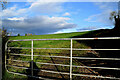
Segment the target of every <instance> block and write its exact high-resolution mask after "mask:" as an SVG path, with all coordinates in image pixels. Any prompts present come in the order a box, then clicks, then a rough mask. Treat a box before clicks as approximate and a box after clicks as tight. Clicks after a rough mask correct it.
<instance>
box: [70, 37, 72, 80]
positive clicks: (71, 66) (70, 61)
mask: <svg viewBox="0 0 120 80" xmlns="http://www.w3.org/2000/svg"><path fill="white" fill-rule="evenodd" d="M70 80H72V39H71V50H70Z"/></svg>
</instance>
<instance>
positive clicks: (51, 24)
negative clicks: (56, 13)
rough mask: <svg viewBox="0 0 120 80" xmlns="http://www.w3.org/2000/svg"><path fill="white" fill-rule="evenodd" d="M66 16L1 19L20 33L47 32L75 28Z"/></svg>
mask: <svg viewBox="0 0 120 80" xmlns="http://www.w3.org/2000/svg"><path fill="white" fill-rule="evenodd" d="M68 20H70V18H67V17H48V16H36V17H31V18H25V19H24V20H23V18H9V19H4V20H3V26H5V27H6V28H8V29H15V30H16V31H17V33H18V32H20V33H35V34H47V33H54V32H57V31H60V30H63V29H71V28H75V27H76V24H73V23H68V22H67V21H68Z"/></svg>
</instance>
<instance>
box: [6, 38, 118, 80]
mask: <svg viewBox="0 0 120 80" xmlns="http://www.w3.org/2000/svg"><path fill="white" fill-rule="evenodd" d="M109 39H110V40H113V39H118V40H119V39H120V37H104V38H102V37H100V38H62V39H23V40H9V41H8V42H7V43H6V57H5V59H6V60H5V64H6V65H5V67H6V70H7V72H8V73H12V74H17V75H23V76H31V77H34V78H40V79H46V78H43V77H40V76H39V77H38V76H34V75H33V74H34V71H33V70H37V69H34V66H33V60H34V56H41V57H53V58H54V57H55V58H68V59H69V60H70V64H69V65H66V64H53V63H44V62H43V63H41V62H36V63H38V64H43V65H55V66H66V67H69V72H56V71H49V70H41V71H43V72H48V73H53V74H64V75H69V79H70V80H72V76H79V77H94V78H100V79H101V78H103V79H118V80H120V77H114V76H112V77H111V76H110V77H109V76H102V75H85V74H77V73H72V72H73V69H72V68H73V67H77V68H83V67H84V68H90V69H105V70H117V71H119V70H120V68H119V67H114V68H113V67H112V68H111V67H92V66H85V65H84V66H77V65H73V61H72V60H73V59H79V60H108V61H109V60H110V61H116V62H117V61H120V58H119V57H118V58H94V57H79V56H73V55H72V53H73V51H81V50H83V51H85V50H91V51H93V50H95V51H97V50H99V51H108V50H109V51H120V49H119V48H117V49H80V48H73V41H74V40H76V41H78V40H79V41H81V40H82V41H83V40H109ZM46 40H48V41H49V40H53V41H56V40H61V41H62V40H68V41H70V48H34V46H33V44H34V42H35V41H46ZM18 41H31V47H10V46H8V44H9V43H10V42H18ZM111 46H112V45H111ZM11 49H30V50H31V55H26V54H12V53H9V52H10V50H11ZM34 49H50V50H69V51H70V56H46V55H34ZM9 55H14V56H18V55H19V56H31V68H27V67H18V66H13V65H8V61H10V60H11V61H16V62H29V61H22V60H13V59H9V58H8V56H9ZM9 66H11V67H16V68H23V69H30V70H31V75H27V74H21V73H16V72H12V71H9V70H8V67H9Z"/></svg>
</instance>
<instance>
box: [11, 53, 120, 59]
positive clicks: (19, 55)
mask: <svg viewBox="0 0 120 80" xmlns="http://www.w3.org/2000/svg"><path fill="white" fill-rule="evenodd" d="M10 55H16V56H18V55H19V56H31V55H28V54H15V53H13V54H12V53H10ZM33 56H42V57H58V58H70V57H68V56H46V55H33ZM72 58H73V59H96V60H120V58H90V57H72Z"/></svg>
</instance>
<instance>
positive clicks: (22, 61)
mask: <svg viewBox="0 0 120 80" xmlns="http://www.w3.org/2000/svg"><path fill="white" fill-rule="evenodd" d="M14 61H19V60H14ZM20 62H28V61H20ZM36 63H38V64H45V65H56V66H66V67H69V66H70V65H64V64H52V63H41V62H36ZM9 66H10V65H9ZM72 67H79V68H95V69H111V70H120V68H110V67H90V66H76V65H72Z"/></svg>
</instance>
